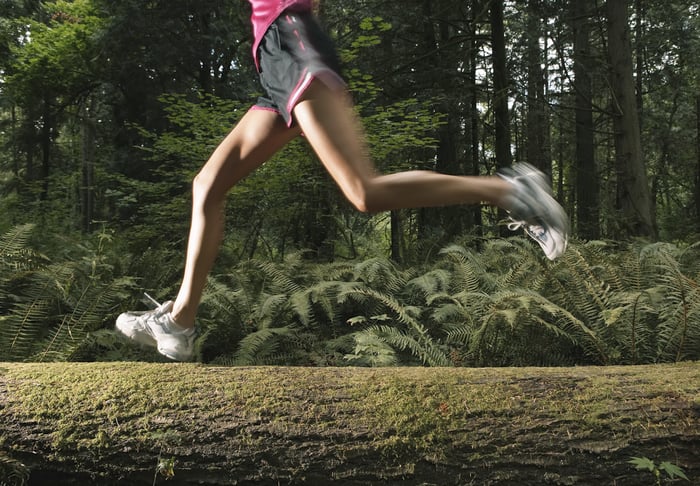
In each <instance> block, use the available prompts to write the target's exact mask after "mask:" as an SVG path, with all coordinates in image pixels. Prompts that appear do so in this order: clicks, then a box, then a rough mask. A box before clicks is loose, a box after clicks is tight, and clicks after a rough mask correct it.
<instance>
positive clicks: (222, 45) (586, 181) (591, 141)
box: [0, 0, 700, 366]
mask: <svg viewBox="0 0 700 486" xmlns="http://www.w3.org/2000/svg"><path fill="white" fill-rule="evenodd" d="M317 3H318V13H319V16H320V18H321V20H322V22H323V24H324V25H325V26H326V28H327V29H328V30H329V31H330V33H331V34H332V36H333V37H334V39H335V40H336V43H337V47H338V49H339V50H340V52H341V54H342V58H343V61H344V65H345V71H344V76H345V78H346V79H347V80H348V82H349V85H350V88H351V91H352V94H353V96H354V98H355V101H356V103H357V109H358V111H359V112H360V114H361V115H362V119H363V121H364V124H365V129H366V132H367V136H368V139H369V141H370V144H371V149H372V155H373V157H374V159H375V161H376V163H377V165H378V166H379V168H380V169H381V170H383V171H396V170H402V169H408V168H411V169H432V170H438V171H441V172H447V173H454V174H493V173H494V172H495V171H496V170H497V169H498V168H499V167H504V166H507V165H510V164H511V163H512V162H513V161H515V160H525V161H528V162H530V163H532V164H534V165H536V166H538V167H540V168H541V169H542V170H544V171H545V172H546V173H547V174H549V175H551V177H552V182H553V189H554V193H555V196H556V197H557V199H558V200H559V201H560V202H561V203H562V204H563V205H564V207H565V208H566V209H567V212H568V213H569V214H570V216H571V219H572V227H573V232H574V241H573V242H572V244H571V248H570V250H569V251H568V252H567V254H566V255H565V256H564V257H563V258H562V259H560V260H558V261H556V262H554V263H552V262H548V261H546V260H545V259H544V258H543V257H542V255H541V254H540V252H539V249H538V248H536V247H535V245H533V244H532V243H530V242H529V241H527V240H526V239H524V238H523V237H520V236H515V237H507V236H508V233H507V232H504V221H503V219H504V215H503V214H500V213H499V212H497V211H495V210H493V209H492V208H490V207H483V206H465V207H450V208H434V209H411V210H402V211H394V212H391V213H386V214H375V215H366V214H360V213H357V212H356V211H354V210H353V209H352V208H351V207H350V205H349V204H348V203H347V202H346V201H345V200H343V199H342V196H341V195H340V193H339V191H338V190H337V188H336V187H335V186H334V184H333V182H332V180H331V179H330V178H329V177H328V175H327V174H326V173H325V172H324V171H323V170H322V167H321V165H320V164H319V163H318V161H317V160H316V159H315V157H314V155H313V153H312V152H311V150H310V149H309V148H308V146H307V145H306V144H305V143H304V141H303V140H299V141H296V142H294V143H292V144H291V145H290V146H289V147H288V148H287V149H285V150H284V151H282V152H281V153H280V154H278V155H277V156H276V157H275V158H274V159H273V160H271V161H270V162H269V163H268V164H266V165H265V166H264V167H262V168H261V169H260V170H259V171H257V172H256V173H255V174H254V175H252V176H251V177H249V178H248V179H247V180H245V181H244V182H243V183H242V184H240V185H239V186H238V187H236V188H235V189H234V191H233V192H232V194H231V196H230V202H229V205H228V208H227V221H228V229H227V234H226V238H225V241H224V243H223V247H222V251H221V255H220V258H219V260H218V262H217V266H216V268H215V271H214V273H213V275H212V278H211V279H210V284H209V287H208V288H207V291H206V295H205V299H204V302H203V305H202V309H201V313H200V316H201V317H200V322H199V328H200V331H201V332H200V336H199V338H198V340H197V343H198V359H201V360H203V361H209V362H215V363H222V364H264V363H268V364H297V365H365V366H373V365H374V366H378V365H395V364H423V365H452V366H461V365H464V366H474V365H479V366H485V365H531V364H538V365H566V364H613V363H623V364H626V363H653V362H661V361H678V360H687V359H700V292H699V291H698V275H699V273H698V272H699V271H700V259H698V246H697V244H696V243H695V242H696V241H697V239H698V236H697V235H698V234H699V233H700V35H699V32H700V7H698V5H697V3H696V2H694V1H690V0H670V1H668V0H664V1H658V0H634V1H631V0H609V1H608V2H604V1H593V0H576V1H574V0H569V1H564V0H529V1H517V2H516V1H507V0H473V1H469V2H467V1H453V0H405V1H402V2H386V1H379V0H342V1H339V0H321V1H320V2H317ZM249 14H250V11H249V7H248V5H247V2H245V1H243V0H227V1H222V0H198V1H196V2H195V1H190V0H167V1H165V0H153V1H136V0H75V1H53V2H47V1H38V0H0V145H1V146H2V149H1V150H0V360H57V359H71V360H94V359H101V360H116V359H144V358H145V357H148V358H153V359H155V355H154V354H153V355H151V354H148V355H147V354H144V353H145V351H143V350H139V349H137V348H135V347H133V346H131V345H129V344H125V343H123V342H121V341H120V340H118V339H117V338H116V336H115V335H114V333H113V331H112V327H113V323H114V318H115V316H116V315H117V314H118V313H119V312H121V311H123V310H126V309H134V308H139V307H140V308H145V305H144V304H142V303H140V302H139V296H140V295H141V292H142V291H143V290H146V291H148V292H149V293H151V294H152V295H153V296H154V297H156V298H158V299H167V298H172V297H173V295H174V293H175V291H176V289H177V285H178V283H179V278H180V274H181V271H182V266H183V263H184V262H183V255H184V245H185V243H186V236H187V230H188V224H189V198H190V183H191V180H192V178H193V177H194V175H195V174H196V172H197V171H198V169H199V167H201V165H202V164H203V163H204V162H205V161H206V159H207V157H208V155H209V153H210V152H211V151H212V150H213V148H214V147H215V146H216V144H217V143H218V142H219V140H220V139H221V138H222V137H223V136H224V135H225V134H226V133H227V132H228V131H229V130H230V129H231V127H232V125H233V124H235V123H236V120H237V119H239V118H240V117H241V116H242V114H243V113H245V111H246V110H247V109H248V108H249V107H250V106H251V104H252V103H253V102H254V100H255V98H256V96H257V94H259V92H260V87H259V85H258V82H257V77H256V73H255V71H254V69H253V65H252V59H251V52H250V49H251V36H250V27H249V20H248V17H249Z"/></svg>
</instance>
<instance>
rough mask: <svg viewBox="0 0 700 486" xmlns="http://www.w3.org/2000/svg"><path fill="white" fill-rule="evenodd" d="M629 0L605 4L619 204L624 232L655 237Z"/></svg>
mask: <svg viewBox="0 0 700 486" xmlns="http://www.w3.org/2000/svg"><path fill="white" fill-rule="evenodd" d="M628 8H629V0H610V1H608V2H607V3H606V9H607V16H608V51H609V52H608V55H609V57H610V63H611V66H610V68H611V78H612V79H611V85H612V94H613V110H614V114H613V118H614V120H613V121H614V125H613V126H614V129H615V159H616V166H617V177H618V180H617V184H618V204H619V208H620V210H621V212H622V216H623V218H624V221H622V224H623V226H624V227H625V228H626V232H627V235H621V236H644V237H649V238H656V224H655V220H654V215H653V212H652V204H651V193H650V190H649V183H648V179H647V174H646V168H645V165H644V160H643V157H642V141H641V133H640V129H639V117H638V113H637V102H636V96H635V84H634V76H633V72H634V66H633V65H632V45H631V42H630V37H629V32H630V29H629V16H628Z"/></svg>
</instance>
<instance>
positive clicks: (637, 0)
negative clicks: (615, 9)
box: [634, 0, 644, 128]
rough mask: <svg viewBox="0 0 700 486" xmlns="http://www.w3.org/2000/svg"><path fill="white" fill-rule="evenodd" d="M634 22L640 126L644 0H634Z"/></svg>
mask: <svg viewBox="0 0 700 486" xmlns="http://www.w3.org/2000/svg"><path fill="white" fill-rule="evenodd" d="M634 12H635V24H634V37H635V44H636V46H637V48H636V49H635V69H636V79H635V81H636V89H637V96H636V100H637V112H638V113H639V125H640V128H641V125H642V121H643V117H642V114H643V113H644V97H643V94H644V91H643V86H642V81H643V79H644V48H643V44H642V41H643V40H644V0H634Z"/></svg>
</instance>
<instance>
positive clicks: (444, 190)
mask: <svg viewBox="0 0 700 486" xmlns="http://www.w3.org/2000/svg"><path fill="white" fill-rule="evenodd" d="M340 93H342V92H340V91H337V90H335V91H334V90H331V89H329V88H328V87H327V86H326V85H325V84H323V83H322V82H320V81H314V82H313V83H312V84H311V85H310V86H309V88H308V89H307V90H306V92H305V93H304V95H303V96H302V98H301V101H300V102H299V103H298V104H297V105H296V107H295V109H294V116H295V117H296V120H297V122H298V123H299V125H300V126H301V128H302V131H303V132H304V135H305V136H306V138H307V139H308V140H309V143H310V144H311V146H312V147H313V149H314V150H315V152H316V154H317V155H318V157H319V158H320V159H321V162H322V163H323V164H324V166H325V167H326V169H327V170H328V172H329V173H330V174H331V176H332V177H333V178H334V179H335V181H336V182H337V183H338V185H339V186H340V188H341V190H342V191H343V193H344V194H345V196H346V197H347V198H348V199H349V200H350V202H351V203H352V204H353V205H354V206H355V207H357V208H358V209H359V210H360V211H368V212H376V211H385V210H390V209H399V208H408V207H429V206H444V205H450V204H472V203H479V202H485V203H489V204H494V205H497V206H501V205H502V203H503V200H504V198H505V197H506V196H508V194H509V193H510V191H511V190H512V189H511V185H510V184H508V183H507V182H505V181H504V180H503V179H502V178H500V177H483V176H481V177H475V176H454V175H447V174H440V173H437V172H432V171H406V172H399V173H395V174H388V175H380V174H378V173H377V172H376V170H375V167H374V165H373V164H372V161H371V160H370V157H369V154H368V148H367V145H366V142H365V138H364V136H363V135H362V131H361V128H360V124H359V121H358V120H357V119H356V116H355V114H354V112H353V110H352V106H351V104H350V102H349V99H348V97H347V96H345V95H344V94H340Z"/></svg>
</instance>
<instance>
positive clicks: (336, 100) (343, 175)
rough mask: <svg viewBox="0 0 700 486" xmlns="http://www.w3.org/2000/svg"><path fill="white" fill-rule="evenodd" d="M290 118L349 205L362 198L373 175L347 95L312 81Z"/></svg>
mask: <svg viewBox="0 0 700 486" xmlns="http://www.w3.org/2000/svg"><path fill="white" fill-rule="evenodd" d="M294 116H295V117H296V119H297V122H298V123H299V126H300V127H301V129H302V131H303V132H304V135H305V136H306V138H307V140H308V141H309V143H310V144H311V146H312V147H313V149H314V151H315V152H316V154H317V155H318V157H319V159H320V160H321V162H322V163H323V165H324V166H325V167H326V169H327V170H328V172H329V173H330V174H331V176H332V177H333V179H335V181H336V182H337V183H338V185H339V186H340V188H341V189H342V191H343V193H344V194H345V195H346V196H347V197H348V198H349V199H350V200H351V202H353V203H355V201H356V198H364V197H365V196H366V192H367V190H368V188H369V187H368V186H369V184H370V183H371V181H372V180H373V179H374V178H375V177H376V175H377V174H376V171H375V167H374V165H373V163H372V161H371V159H370V157H369V148H368V146H367V142H366V140H365V136H364V134H363V131H362V128H361V125H360V121H359V120H358V119H357V116H356V115H355V113H354V110H353V108H352V105H351V103H350V100H349V95H348V94H347V93H345V92H344V91H338V90H333V89H330V88H329V87H328V86H327V85H325V84H324V83H322V82H319V81H314V82H313V83H312V85H311V86H310V87H309V89H308V90H307V91H306V92H305V93H304V96H303V98H302V101H300V102H299V104H298V105H297V106H296V108H295V109H294Z"/></svg>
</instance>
